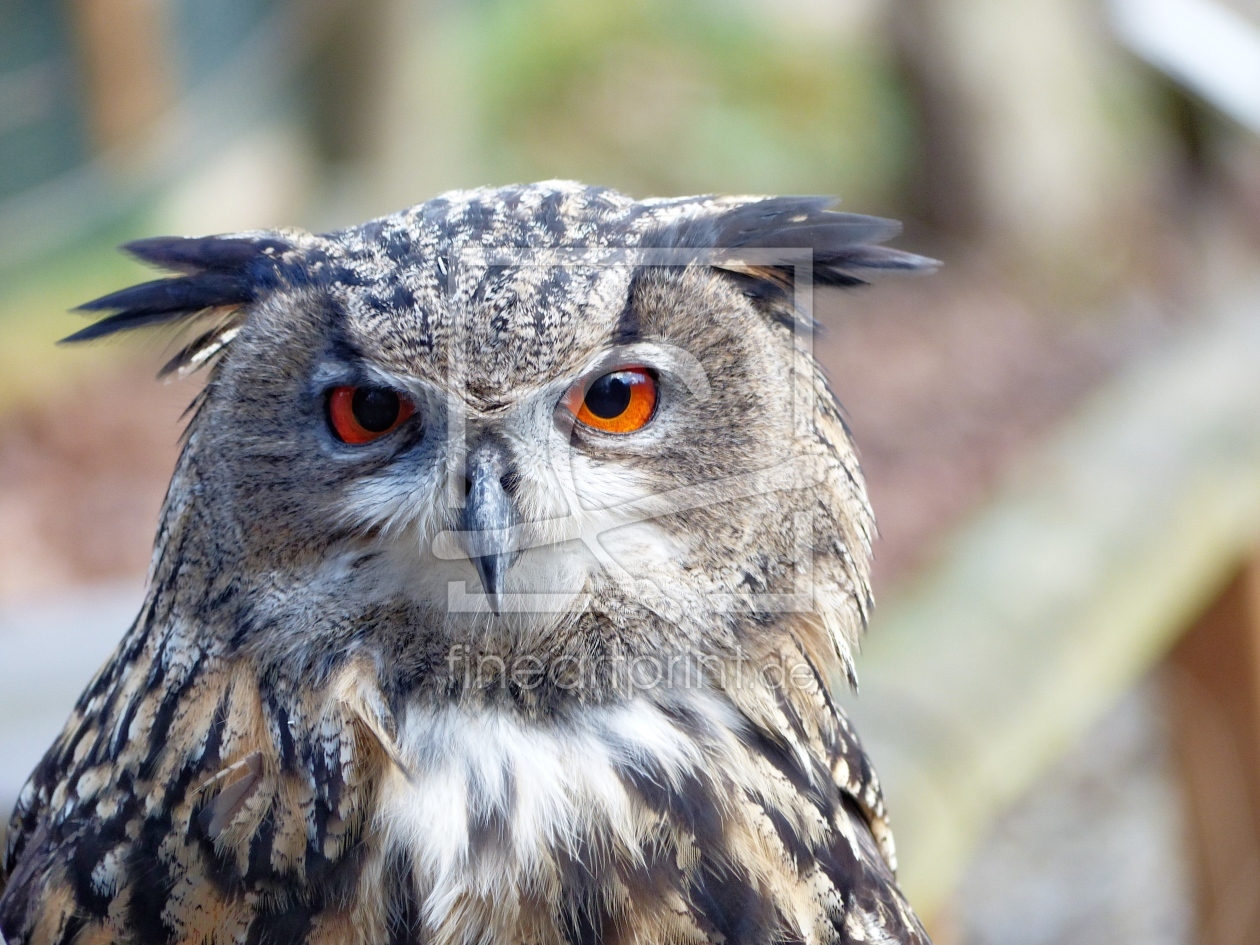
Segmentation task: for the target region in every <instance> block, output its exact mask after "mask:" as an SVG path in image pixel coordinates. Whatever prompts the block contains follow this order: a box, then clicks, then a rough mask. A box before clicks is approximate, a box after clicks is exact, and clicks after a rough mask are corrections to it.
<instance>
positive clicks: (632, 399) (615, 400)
mask: <svg viewBox="0 0 1260 945" xmlns="http://www.w3.org/2000/svg"><path fill="white" fill-rule="evenodd" d="M564 405H565V407H567V408H568V410H569V412H570V413H571V414H573V416H575V417H576V418H577V419H578V420H579V421H581V422H582V423H583V424H584V425H586V426H588V427H593V428H595V429H596V430H602V431H603V432H605V433H634V432H636V431H638V430H642V429H643V428H644V427H645V426H647V423H648V421H649V420H651V419H652V415H653V414H654V413H656V375H655V374H654V373H653V372H652V371H649V370H648V369H647V368H642V367H625V368H621V369H620V370H617V371H610V372H609V373H608V374H604V375H602V376H601V377H598V378H596V379H595V380H594V381H591V382H590V383H578V384H576V385H574V386H573V387H572V388H571V389H570V390H569V392H568V393H567V394H566V395H565V397H564Z"/></svg>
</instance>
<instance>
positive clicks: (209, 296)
mask: <svg viewBox="0 0 1260 945" xmlns="http://www.w3.org/2000/svg"><path fill="white" fill-rule="evenodd" d="M123 248H124V249H125V250H127V252H129V253H131V254H132V255H133V256H135V257H137V258H138V259H142V260H144V261H145V262H149V263H153V264H155V265H158V266H161V267H162V268H164V269H171V270H174V271H176V272H182V273H184V275H181V276H176V277H174V278H169V279H155V280H153V281H152V282H145V283H141V284H140V285H135V286H131V287H130V288H127V289H122V290H120V291H118V292H111V293H110V294H109V295H104V296H101V297H100V298H99V299H93V300H92V301H91V302H86V303H84V304H83V305H80V306H79V307H78V309H77V310H78V311H82V312H109V311H112V312H113V313H114V314H112V315H108V316H106V317H105V318H102V319H101V320H100V321H98V322H95V323H93V324H91V325H89V326H88V327H87V328H84V329H82V330H80V331H77V332H75V333H74V334H73V335H70V336H69V337H68V338H65V339H63V341H64V342H79V341H92V340H95V339H97V338H103V337H105V336H106V335H112V334H115V333H116V332H121V331H132V330H134V329H137V328H147V327H150V326H153V325H167V324H181V323H186V322H187V323H191V322H192V321H194V320H196V319H198V318H202V317H205V316H207V315H210V316H212V317H213V320H214V322H215V325H216V327H215V328H213V329H212V330H211V331H210V332H208V333H207V332H202V333H201V334H200V336H199V337H198V339H197V341H195V342H194V343H193V344H192V345H190V346H186V347H185V348H184V350H183V351H181V352H180V354H179V355H177V356H176V358H175V359H174V360H173V361H172V362H171V363H170V364H168V365H167V367H166V368H164V369H163V373H169V372H170V371H172V370H180V371H184V370H185V369H186V368H187V367H188V365H189V364H195V365H196V364H202V363H204V362H205V360H206V359H207V357H208V356H206V355H204V353H205V351H207V350H212V351H213V352H217V351H218V350H220V349H221V348H222V347H223V344H225V343H226V342H225V341H224V340H223V332H224V326H230V327H231V328H233V329H237V328H239V324H240V319H239V317H236V318H233V317H231V313H233V312H235V311H236V310H237V309H239V308H240V307H241V306H243V305H247V304H249V303H250V302H252V301H254V300H255V299H256V298H257V297H258V293H259V292H260V291H261V290H262V288H263V287H264V286H266V285H268V284H269V283H270V281H271V280H269V279H268V278H267V277H266V276H267V273H268V271H269V270H273V269H274V265H275V262H274V261H275V260H276V258H277V257H278V256H279V255H281V254H282V253H284V252H285V251H287V250H289V249H292V248H293V247H292V245H291V244H290V243H287V242H285V241H284V240H281V239H278V238H277V237H275V236H274V235H272V234H241V235H230V236H207V237H201V238H196V239H193V238H185V237H178V236H160V237H155V238H152V239H144V240H136V241H135V242H133V243H128V244H127V245H126V246H124V247H123ZM232 333H233V334H235V331H234V330H233V332H232ZM198 355H201V357H198Z"/></svg>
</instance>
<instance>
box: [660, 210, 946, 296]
mask: <svg viewBox="0 0 1260 945" xmlns="http://www.w3.org/2000/svg"><path fill="white" fill-rule="evenodd" d="M834 203H835V198H833V197H769V198H766V199H765V200H756V201H753V202H751V203H745V204H742V205H740V206H737V207H735V208H734V209H731V210H728V211H726V212H724V213H718V214H708V215H701V216H695V217H691V218H688V219H685V220H682V221H680V222H677V223H674V224H671V225H669V226H667V227H664V228H662V229H661V230H660V231H658V232H657V233H654V234H649V235H648V236H647V237H646V238H645V240H644V245H645V246H651V247H676V248H679V249H697V250H702V249H716V250H739V249H763V250H775V249H783V250H792V249H812V250H813V251H814V254H813V256H814V258H813V263H814V265H813V279H814V282H816V283H817V284H819V285H830V286H856V285H864V284H865V283H866V280H865V279H863V278H862V277H861V276H859V275H858V274H857V273H860V272H864V271H871V270H899V271H906V272H910V271H919V270H923V271H929V270H932V269H935V268H936V267H937V266H939V265H940V263H938V262H937V261H936V260H934V259H929V258H927V257H926V256H919V255H916V254H914V253H907V252H903V251H902V250H898V249H891V248H888V247H884V246H879V245H876V244H879V243H882V242H884V241H886V240H889V239H892V238H893V237H894V236H896V235H897V234H898V233H900V232H901V224H900V223H898V222H897V221H896V220H887V219H884V218H882V217H871V216H863V215H861V214H856V213H839V212H836V211H833V210H829V209H828V207H830V206H832V205H833V204H834ZM698 255H699V254H698ZM733 256H734V258H732V259H730V260H722V261H720V262H717V263H715V264H714V265H715V266H716V268H719V269H722V270H725V271H728V272H731V273H734V274H737V275H738V276H740V277H742V278H744V279H747V280H751V282H752V283H753V284H752V285H750V286H749V287H748V292H749V294H751V295H753V296H754V297H757V298H782V297H783V296H784V295H785V294H786V293H787V292H788V291H789V290H790V287H791V285H792V282H793V270H794V268H795V267H794V266H793V265H792V264H791V263H787V262H785V263H784V264H783V265H781V266H776V265H774V264H773V263H769V262H765V261H763V260H760V259H759V260H758V261H757V262H756V263H752V262H749V261H746V260H740V259H739V258H738V254H733Z"/></svg>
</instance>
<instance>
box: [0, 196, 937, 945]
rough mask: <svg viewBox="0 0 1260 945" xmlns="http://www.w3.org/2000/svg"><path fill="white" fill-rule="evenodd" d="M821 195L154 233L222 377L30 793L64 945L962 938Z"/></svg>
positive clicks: (175, 367)
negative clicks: (835, 349)
mask: <svg viewBox="0 0 1260 945" xmlns="http://www.w3.org/2000/svg"><path fill="white" fill-rule="evenodd" d="M829 204H830V201H829V200H826V199H820V198H758V197H737V198H715V197H699V198H683V199H665V200H650V201H634V200H631V199H629V198H626V197H624V196H622V195H620V194H617V193H615V192H613V191H610V190H604V189H596V188H588V187H583V186H579V185H576V184H570V183H563V182H549V183H543V184H535V185H530V186H516V187H506V188H501V189H485V190H475V191H468V192H458V193H452V194H447V195H445V196H442V197H439V198H437V199H434V200H431V201H429V202H427V203H423V204H420V205H418V206H416V207H413V208H411V209H409V210H405V211H403V212H401V213H398V214H395V215H393V216H389V217H384V218H382V219H379V220H375V221H372V222H369V223H366V224H363V225H361V226H357V227H352V228H350V229H346V230H342V231H340V232H336V233H331V234H328V235H319V236H317V235H312V234H309V233H306V232H301V231H290V230H279V231H274V232H250V233H240V234H234V235H229V236H220V237H211V238H205V239H181V238H161V239H152V240H142V241H140V242H138V243H134V244H131V245H130V247H129V249H130V250H131V252H132V253H134V254H135V255H136V256H138V257H139V258H141V259H142V260H146V261H148V262H151V263H155V264H157V265H159V266H162V267H164V268H167V269H170V270H174V271H176V272H178V273H180V275H177V276H174V277H171V278H165V279H159V280H157V281H154V282H149V283H146V284H144V285H140V286H136V287H133V288H130V289H124V290H122V291H120V292H117V293H115V294H113V295H109V296H106V297H105V298H102V299H98V300H97V301H95V302H92V303H90V304H89V305H88V306H86V307H87V308H89V309H91V310H96V311H110V312H113V313H114V314H111V315H109V316H108V317H106V318H104V319H102V320H101V321H98V322H96V323H95V324H93V325H92V326H90V327H88V328H86V329H84V330H83V331H81V332H79V333H78V335H76V336H74V338H76V339H87V338H94V337H98V336H101V335H105V334H108V333H111V332H115V331H122V330H129V329H133V328H139V327H142V326H148V325H156V324H162V323H172V324H178V325H180V326H181V327H183V328H185V329H186V330H187V331H188V334H186V335H185V336H184V337H185V342H186V343H185V344H184V345H183V347H182V349H181V350H180V352H179V354H178V355H177V356H176V357H175V359H174V360H173V361H172V363H171V364H170V365H168V368H169V369H170V370H172V371H179V372H185V371H189V370H192V369H195V368H197V367H199V366H202V365H208V366H209V370H210V374H209V378H208V381H207V384H206V386H205V388H204V391H203V392H202V393H201V394H200V396H199V397H198V399H197V402H196V404H195V411H194V412H193V415H192V419H191V421H190V422H189V424H188V429H187V433H186V440H185V443H184V446H183V450H182V453H181V456H180V459H179V461H178V464H177V466H176V469H175V473H174V476H173V478H172V481H171V486H170V490H169V492H168V495H167V499H166V503H165V505H164V508H163V511H162V514H161V519H160V525H159V529H158V535H157V540H156V547H155V551H154V556H153V563H152V567H151V571H150V575H149V582H148V591H147V596H146V599H145V602H144V605H143V608H142V610H141V612H140V614H139V616H138V617H137V619H136V621H135V623H134V625H133V626H132V627H131V629H130V630H129V631H128V632H127V634H126V636H125V637H124V638H123V640H122V642H121V644H120V645H119V647H118V649H117V651H116V652H115V654H114V656H113V657H112V658H111V659H110V660H109V662H108V663H107V664H106V665H105V667H104V668H103V669H102V670H101V671H100V672H99V673H98V675H97V676H96V678H95V679H94V680H93V681H92V682H91V684H90V685H89V686H88V688H87V691H86V692H85V693H84V694H83V696H82V697H81V698H80V700H79V702H78V704H77V705H76V707H75V709H74V712H73V714H72V716H71V718H70V720H69V722H68V723H67V725H66V727H65V730H64V731H63V733H62V734H61V736H60V737H59V738H58V740H57V741H56V743H55V744H54V745H53V747H52V748H51V750H50V751H49V752H48V754H47V756H46V757H45V758H44V760H43V761H42V762H41V763H40V765H39V767H38V768H37V769H36V770H35V772H34V774H33V775H32V776H31V778H30V781H29V782H28V783H27V785H26V787H25V788H24V790H23V791H22V794H21V797H20V800H19V802H18V805H17V809H16V811H15V812H14V814H13V818H12V821H11V823H10V826H9V832H8V842H7V849H6V850H5V853H4V859H3V866H2V869H0V886H2V887H3V897H2V898H0V931H2V932H3V935H4V936H5V937H7V939H8V942H9V945H36V943H39V945H44V943H62V942H64V943H104V942H125V943H135V945H148V943H159V942H160V943H174V942H179V943H192V942H216V943H219V942H229V941H232V942H247V943H263V942H273V943H296V942H308V943H354V942H359V943H364V945H367V943H385V942H391V943H392V942H417V943H461V945H462V943H487V945H490V943H564V942H568V943H575V945H576V943H593V942H606V943H702V942H724V943H729V945H736V943H750V945H751V943H757V945H763V943H771V942H781V943H788V942H801V943H814V942H819V943H823V942H843V943H850V942H853V943H856V942H899V943H923V942H926V936H925V935H924V933H923V931H922V928H921V926H920V924H919V922H918V920H917V919H916V918H915V917H914V915H913V913H912V912H911V910H910V908H909V907H908V906H907V904H906V902H905V901H904V899H903V897H902V895H901V893H900V892H899V891H898V889H897V886H896V884H895V881H894V877H893V870H894V858H893V847H892V838H891V835H890V833H889V830H888V826H887V820H886V817H885V812H884V805H883V801H882V799H881V796H880V790H879V786H878V784H877V782H876V779H875V775H874V773H873V771H872V770H871V767H870V764H869V762H868V761H867V758H866V756H865V755H864V753H863V751H862V748H861V747H860V745H859V743H858V741H857V739H856V737H855V736H854V734H853V732H852V730H851V729H850V727H849V725H848V723H847V721H846V719H845V717H844V715H843V713H842V712H841V711H840V710H839V709H838V708H837V707H836V705H835V704H834V703H833V701H832V698H831V691H832V687H833V685H835V684H836V683H837V682H838V681H841V680H844V679H845V678H849V679H851V678H852V676H853V672H852V665H851V657H850V653H851V649H852V647H853V646H854V644H855V641H856V638H857V636H858V634H859V632H860V630H861V628H862V626H863V624H864V622H865V620H866V617H867V613H868V610H869V608H870V593H869V581H868V562H869V556H870V543H871V536H872V530H873V522H872V516H871V512H870V508H869V505H868V502H867V498H866V493H865V489H864V486H863V481H862V477H861V473H860V471H859V469H858V465H857V461H856V458H855V455H854V452H853V448H852V445H851V443H850V441H849V438H848V436H847V433H846V430H845V427H844V425H843V423H842V420H841V417H840V414H839V412H838V409H837V407H836V405H835V403H834V401H833V399H832V396H831V394H830V391H829V389H828V387H827V384H826V381H825V379H824V377H823V375H822V372H821V370H820V369H819V367H818V365H817V364H816V363H815V362H814V360H813V358H812V355H811V349H810V346H809V333H810V328H811V325H812V321H811V319H810V316H809V310H808V304H807V294H806V293H805V290H806V289H807V288H808V284H809V283H810V282H811V281H812V282H813V283H818V284H824V285H851V284H855V283H857V282H860V281H861V280H860V278H859V277H858V274H859V273H861V272H862V271H864V270H874V269H916V268H921V267H924V266H926V265H927V264H928V261H927V260H924V259H922V258H921V257H917V256H912V255H910V254H907V253H903V252H899V251H896V250H892V249H888V248H884V247H882V246H879V245H877V244H879V243H880V242H882V241H884V240H886V239H887V238H888V237H890V236H891V235H893V234H894V233H895V232H896V225H895V224H893V223H891V222H890V221H887V220H879V219H874V218H871V217H862V216H855V215H851V214H841V213H835V212H831V211H828V210H827V209H826V208H827V207H828V205H829Z"/></svg>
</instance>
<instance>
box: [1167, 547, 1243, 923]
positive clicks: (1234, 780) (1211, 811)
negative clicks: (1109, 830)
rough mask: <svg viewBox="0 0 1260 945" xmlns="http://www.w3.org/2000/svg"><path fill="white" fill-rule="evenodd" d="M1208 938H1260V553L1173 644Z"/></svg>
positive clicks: (1176, 708)
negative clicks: (1177, 641) (1175, 643)
mask: <svg viewBox="0 0 1260 945" xmlns="http://www.w3.org/2000/svg"><path fill="white" fill-rule="evenodd" d="M1169 682H1170V685H1171V689H1172V692H1171V697H1172V698H1171V702H1172V706H1173V722H1174V731H1175V735H1176V742H1177V754H1178V757H1179V760H1180V763H1181V770H1182V784H1183V789H1184V795H1185V799H1186V807H1187V815H1188V816H1187V823H1188V826H1189V828H1190V829H1189V832H1190V839H1191V842H1192V847H1193V853H1194V859H1195V871H1196V876H1197V883H1196V886H1197V887H1198V889H1197V892H1198V924H1199V938H1198V941H1199V942H1200V943H1201V945H1250V943H1253V942H1260V553H1257V554H1256V555H1255V556H1253V558H1252V559H1251V561H1250V562H1248V564H1247V565H1246V566H1245V567H1244V568H1243V569H1242V570H1241V571H1240V572H1239V573H1238V575H1237V576H1236V577H1235V578H1234V579H1233V580H1232V581H1231V582H1230V583H1229V584H1228V585H1227V586H1226V588H1225V591H1224V593H1222V594H1221V595H1220V597H1218V598H1217V599H1216V601H1215V602H1213V604H1212V605H1211V606H1210V607H1209V608H1208V609H1207V610H1206V611H1205V612H1204V613H1203V615H1202V616H1200V617H1199V619H1198V620H1197V621H1196V622H1195V623H1194V625H1193V626H1192V627H1191V629H1190V631H1189V632H1188V633H1187V634H1186V635H1185V637H1183V638H1182V640H1181V641H1180V642H1179V643H1178V644H1177V646H1176V647H1175V648H1174V649H1173V652H1172V654H1171V658H1170V672H1169Z"/></svg>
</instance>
